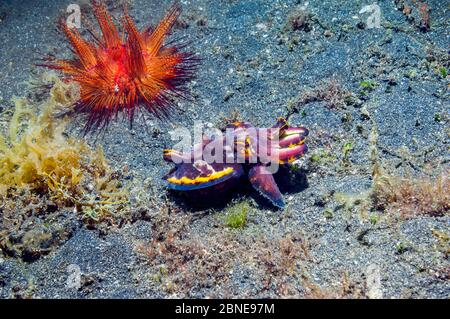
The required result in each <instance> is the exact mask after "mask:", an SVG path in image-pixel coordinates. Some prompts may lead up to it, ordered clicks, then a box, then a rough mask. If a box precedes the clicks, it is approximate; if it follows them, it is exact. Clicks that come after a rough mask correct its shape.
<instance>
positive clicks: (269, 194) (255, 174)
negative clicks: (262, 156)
mask: <svg viewBox="0 0 450 319" xmlns="http://www.w3.org/2000/svg"><path fill="white" fill-rule="evenodd" d="M248 178H249V180H250V183H251V184H252V186H253V188H255V189H256V190H257V191H258V192H259V193H260V194H261V195H263V196H264V197H265V198H267V199H268V200H270V202H271V203H272V204H273V205H275V206H277V207H279V208H284V206H285V204H284V200H283V196H282V195H281V192H280V190H279V189H278V186H277V184H276V183H275V179H274V178H273V175H272V174H271V173H270V172H269V171H268V170H267V167H266V166H264V165H261V164H259V165H256V166H253V167H252V168H251V169H250V171H249V173H248Z"/></svg>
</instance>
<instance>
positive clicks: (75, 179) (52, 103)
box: [0, 77, 127, 219]
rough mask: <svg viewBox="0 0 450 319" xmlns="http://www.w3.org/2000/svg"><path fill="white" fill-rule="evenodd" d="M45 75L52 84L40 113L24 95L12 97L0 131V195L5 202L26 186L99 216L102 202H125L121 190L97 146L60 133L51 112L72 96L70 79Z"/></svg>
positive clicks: (59, 122)
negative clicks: (11, 109) (9, 115)
mask: <svg viewBox="0 0 450 319" xmlns="http://www.w3.org/2000/svg"><path fill="white" fill-rule="evenodd" d="M50 80H51V81H53V82H54V85H53V88H52V89H51V91H50V97H49V98H48V99H47V100H46V101H45V102H43V104H42V105H41V106H40V107H39V108H40V109H41V110H42V111H41V112H40V114H36V112H35V111H34V110H33V107H32V106H30V105H29V104H30V103H28V102H27V100H26V99H18V98H15V99H13V102H14V103H15V111H14V114H13V116H12V118H11V120H10V122H9V128H8V129H7V130H6V132H3V133H0V199H1V200H2V202H6V201H7V200H8V199H10V200H11V199H12V198H13V197H16V196H17V194H20V193H21V192H23V191H24V190H26V191H27V192H31V193H32V194H33V195H39V196H46V197H47V198H48V199H49V200H50V201H51V202H52V203H54V204H55V205H56V206H58V207H68V206H75V207H76V208H77V209H78V210H79V211H85V212H88V214H89V215H90V216H91V217H92V218H93V219H96V218H99V213H105V206H110V205H115V204H123V203H124V202H126V198H127V196H126V195H127V194H126V191H124V190H122V189H121V188H122V186H121V183H120V181H119V180H118V179H116V178H115V175H114V174H113V173H112V172H111V170H110V168H109V166H108V164H107V162H106V160H105V158H104V156H103V152H102V150H101V149H100V148H99V149H97V150H95V151H94V150H92V149H91V148H90V147H88V146H87V144H86V143H85V142H84V141H82V140H76V139H73V138H68V137H67V136H66V135H65V133H64V130H65V126H66V125H65V124H66V121H65V120H62V119H57V118H55V117H54V113H55V112H56V111H57V108H58V107H59V106H61V105H67V104H68V103H70V102H72V101H71V100H72V99H74V97H73V96H72V95H71V94H72V93H71V87H70V85H68V84H65V83H63V82H61V81H60V80H59V79H57V78H55V77H52V78H50Z"/></svg>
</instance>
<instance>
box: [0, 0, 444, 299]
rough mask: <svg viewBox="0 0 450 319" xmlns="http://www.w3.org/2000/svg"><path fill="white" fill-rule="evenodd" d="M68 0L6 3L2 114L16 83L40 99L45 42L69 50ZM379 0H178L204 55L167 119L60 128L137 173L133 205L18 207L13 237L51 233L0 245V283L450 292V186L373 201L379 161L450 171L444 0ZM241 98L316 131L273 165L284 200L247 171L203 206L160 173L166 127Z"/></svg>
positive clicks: (98, 290) (159, 10) (179, 29)
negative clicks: (377, 14)
mask: <svg viewBox="0 0 450 319" xmlns="http://www.w3.org/2000/svg"><path fill="white" fill-rule="evenodd" d="M74 2H76V1H72V0H67V1H55V0H46V1H43V0H35V1H31V0H22V1H15V0H6V1H5V0H3V1H1V2H0V47H1V49H0V83H1V85H0V110H1V112H2V121H1V122H0V125H1V126H2V129H4V128H5V127H6V126H7V123H8V121H7V120H5V119H8V116H10V114H11V110H12V108H13V103H12V102H11V98H12V97H13V96H14V95H15V96H28V97H29V98H30V99H33V98H36V96H35V95H36V94H35V93H33V92H31V91H29V90H30V89H29V88H28V86H26V85H24V84H23V83H24V81H28V80H29V79H30V78H38V77H39V75H40V74H42V73H43V72H47V70H45V69H42V68H39V67H36V66H34V64H35V63H36V59H37V58H38V57H39V54H41V53H42V54H43V53H52V54H55V55H56V56H59V57H70V51H69V48H68V46H67V42H66V40H65V39H64V37H63V36H62V35H61V34H59V33H58V32H56V31H55V26H56V21H57V19H58V17H59V16H61V15H64V14H65V9H66V8H67V6H68V5H69V4H70V3H74ZM78 2H79V3H80V5H81V6H82V10H86V9H87V10H88V6H86V3H87V1H81V0H80V1H78ZM107 3H108V6H109V7H110V9H111V12H112V13H113V14H114V15H115V16H116V17H119V16H120V14H121V7H120V6H119V5H117V4H118V3H116V2H114V1H107ZM170 3H171V1H169V0H167V1H166V0H161V1H159V0H158V1H153V0H132V1H130V14H131V16H133V18H135V19H136V21H137V24H138V25H139V26H143V25H145V24H148V23H152V24H155V23H157V21H159V19H160V18H161V17H162V16H163V15H164V12H165V10H166V9H167V8H168V7H169V5H170ZM378 3H379V6H380V8H381V27H380V28H372V29H369V28H367V25H366V19H367V16H368V14H367V13H364V14H360V13H359V11H360V10H361V8H362V7H363V6H364V5H368V4H371V2H370V1H340V0H336V1H314V0H311V1H295V0H248V1H238V0H221V1H212V0H182V1H180V4H181V6H182V8H183V13H182V16H181V18H180V20H179V22H178V23H177V25H176V27H175V28H174V32H173V34H172V36H171V37H174V38H175V37H185V39H187V40H188V42H189V44H188V48H189V50H190V51H193V52H195V53H197V54H198V55H199V56H200V57H201V59H202V61H201V66H200V68H199V71H198V73H197V77H196V78H195V80H194V81H192V82H191V83H190V84H189V86H188V91H189V93H190V94H191V95H192V97H193V98H192V101H179V102H178V104H179V107H180V109H181V110H182V112H180V113H179V114H176V115H175V118H174V121H173V123H172V124H163V123H160V122H158V121H156V120H155V121H154V120H153V119H149V120H147V123H146V125H144V124H143V123H140V122H139V121H137V122H136V123H135V126H134V127H133V129H130V128H129V127H128V126H127V125H126V123H123V122H121V121H118V122H114V123H112V125H111V126H110V127H109V130H108V131H107V133H106V134H100V135H99V136H97V137H92V136H87V137H83V136H82V135H81V134H80V130H81V129H82V125H83V121H82V119H79V118H76V119H74V120H72V121H71V124H70V126H69V128H68V131H67V134H68V135H70V136H74V137H76V138H80V139H82V138H85V139H86V141H87V142H88V143H89V144H90V145H92V146H93V147H95V145H101V146H102V147H103V149H104V151H105V157H106V159H107V160H108V161H109V162H110V164H111V166H112V167H113V168H114V169H116V170H119V171H121V172H122V175H123V176H122V178H123V182H124V183H125V184H129V185H132V188H131V191H130V193H131V195H130V204H129V205H130V206H129V209H128V210H125V211H126V214H128V215H127V216H120V217H117V218H118V219H117V220H114V218H109V219H108V222H98V223H95V222H92V221H90V222H89V221H88V222H87V221H86V216H84V217H83V216H82V213H80V212H78V213H77V212H74V210H73V207H72V208H71V207H63V208H60V207H56V208H53V209H52V211H51V216H52V219H51V220H50V221H49V220H48V219H46V216H47V212H45V211H43V212H42V211H40V212H39V213H35V212H34V211H33V210H31V211H29V212H26V214H25V212H17V215H18V217H17V218H20V219H21V220H20V223H19V224H20V225H21V226H19V227H18V229H16V230H15V233H14V234H13V235H14V236H12V237H11V233H8V236H10V237H9V239H11V238H13V239H14V242H13V244H14V243H19V244H20V243H21V244H23V241H24V240H25V239H24V238H29V234H30V232H31V233H32V232H33V229H34V228H35V227H39V229H40V230H41V231H42V232H48V234H49V236H47V237H45V238H46V240H45V241H43V242H38V243H37V246H36V243H35V246H34V248H33V249H34V253H33V254H32V258H30V254H26V253H24V254H22V255H21V254H16V255H14V254H11V253H9V252H8V251H6V250H5V249H2V250H1V251H0V297H1V298H166V297H192V298H205V297H218V298H222V297H233V298H237V297H247V298H261V297H270V298H286V297H306V298H321V297H325V298H327V297H330V298H380V297H385V298H449V297H450V285H449V278H450V272H449V269H450V267H449V263H448V253H449V251H450V248H449V247H450V246H449V238H450V237H449V236H450V227H449V226H450V224H449V222H450V220H449V212H448V208H449V205H448V202H447V203H446V204H445V203H444V205H443V206H442V207H444V208H443V210H442V211H439V212H435V211H433V212H432V213H429V211H428V210H427V208H426V207H425V208H424V209H423V210H420V209H419V208H418V207H421V205H422V204H423V205H427V203H420V202H419V203H417V202H414V203H412V204H411V203H409V204H408V201H406V204H405V203H404V202H400V203H396V202H395V199H394V200H393V202H392V203H387V204H386V205H384V206H380V205H376V196H383V195H380V194H374V187H373V186H374V173H373V168H374V165H379V166H380V167H382V169H383V172H384V173H383V174H386V176H390V177H389V178H392V179H397V180H401V179H402V178H403V179H407V180H409V181H411V183H419V184H420V183H430V185H433V183H434V182H436V180H437V176H439V175H441V177H442V176H443V179H444V181H446V180H447V179H448V163H449V157H448V153H449V144H448V141H449V126H448V116H449V95H448V89H449V79H450V77H449V75H448V74H447V73H449V72H450V63H449V51H448V50H449V48H450V46H449V44H450V41H449V25H448V22H449V21H450V14H449V9H450V3H449V2H448V1H437V0H436V1H413V0H395V1H379V2H378ZM423 5H426V7H423ZM423 8H425V9H426V10H425V11H423ZM421 9H422V10H421ZM87 12H88V11H87ZM427 14H428V15H427ZM449 74H450V73H449ZM40 94H44V95H45V94H46V93H45V92H44V93H40ZM44 97H45V96H44ZM236 113H238V114H239V116H240V118H241V119H244V120H247V121H250V122H252V123H253V124H255V125H256V126H261V127H267V126H270V125H272V124H273V123H274V122H275V120H276V119H277V118H278V117H280V116H287V115H289V114H292V115H291V117H290V121H291V123H292V124H296V125H299V124H301V125H304V126H306V127H308V129H309V130H310V139H309V141H308V145H309V149H310V152H309V153H308V154H307V156H306V157H305V159H304V163H303V165H302V167H301V168H300V169H296V170H293V171H290V172H288V174H287V176H288V178H284V179H283V178H281V177H278V178H279V179H280V180H279V185H280V188H281V189H282V192H283V194H284V197H285V199H286V203H287V207H286V208H285V209H284V210H277V209H275V208H273V207H272V206H271V205H270V204H269V203H268V202H266V201H265V200H264V199H263V198H261V197H259V195H258V194H257V193H255V192H254V191H253V190H252V189H251V187H249V186H248V185H245V183H244V182H245V181H243V182H242V184H243V185H242V187H241V189H239V190H237V191H236V192H235V193H234V194H233V198H232V199H230V201H229V202H227V203H225V204H222V205H218V206H216V207H213V208H202V209H198V208H192V207H191V206H190V205H189V203H186V202H185V201H184V200H183V199H182V198H179V196H177V195H173V194H170V193H167V191H166V189H165V187H164V184H163V182H162V180H161V178H162V176H163V175H164V174H165V173H166V172H167V171H168V169H169V165H167V164H166V163H165V162H164V161H163V159H162V150H163V149H164V148H169V147H171V146H172V144H173V143H174V142H173V141H171V138H170V135H169V133H168V132H169V131H170V130H172V129H173V128H175V127H192V126H193V124H194V122H195V121H202V122H203V123H209V125H211V126H216V125H219V123H221V122H222V121H223V119H224V118H227V117H232V115H233V114H236ZM374 162H376V163H374ZM398 185H403V184H401V183H400V184H398ZM445 185H447V186H446V187H447V188H446V189H447V190H448V181H447V182H446V184H445ZM398 187H401V186H398ZM430 187H432V186H430ZM444 191H445V189H444ZM378 192H380V190H378ZM137 194H144V195H139V196H142V197H141V198H139V200H138V199H136V198H135V197H138V196H137ZM441 195H442V194H441ZM412 196H413V195H412ZM442 196H444V198H446V199H447V200H448V199H449V197H448V195H447V197H445V194H444V195H442ZM137 202H139V203H137ZM402 204H404V205H407V207H406V208H405V207H401V205H402ZM1 209H2V208H0V218H1V219H3V217H4V216H3V212H2V210H1ZM240 209H243V210H246V211H247V212H248V213H247V216H246V222H245V225H244V226H243V227H240V228H239V227H238V228H235V227H231V226H233V225H231V224H230V222H229V218H227V214H231V213H232V211H236V210H240ZM415 210H417V211H415ZM238 213H239V212H238ZM48 214H50V212H48ZM27 221H29V222H27ZM4 222H5V221H4V220H3V221H1V223H2V226H1V230H2V231H3V230H4V226H3V223H4ZM55 225H56V226H58V227H55ZM56 228H57V229H58V231H57V234H59V235H55V233H56V231H55V229H56ZM61 229H62V230H61ZM61 232H63V233H64V234H65V235H64V236H60V234H61ZM2 234H6V233H2ZM27 234H28V236H27ZM52 236H57V237H58V238H56V239H54V238H53V237H52ZM53 239H54V240H53ZM10 243H11V241H10ZM22 247H23V246H22ZM74 269H75V270H74ZM77 269H79V270H80V278H81V282H80V286H77V285H75V286H74V285H73V284H71V283H73V282H72V281H71V280H73V278H74V277H73V276H76V270H77ZM74 271H75V273H74ZM75 278H76V277H75Z"/></svg>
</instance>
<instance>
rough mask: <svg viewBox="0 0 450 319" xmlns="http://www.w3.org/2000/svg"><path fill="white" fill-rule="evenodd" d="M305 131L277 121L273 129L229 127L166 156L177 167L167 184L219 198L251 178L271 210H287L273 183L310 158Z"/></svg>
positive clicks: (236, 124)
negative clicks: (242, 179)
mask: <svg viewBox="0 0 450 319" xmlns="http://www.w3.org/2000/svg"><path fill="white" fill-rule="evenodd" d="M307 136H308V130H307V129H306V128H305V127H290V126H289V125H288V123H287V122H286V120H284V119H279V120H278V122H277V123H276V124H275V125H274V126H273V127H271V128H255V127H254V126H253V125H252V124H251V123H248V122H234V123H232V124H229V125H228V126H227V127H226V128H225V130H223V131H221V134H216V135H213V136H206V135H203V138H202V141H201V142H200V143H197V144H196V145H194V146H193V148H191V149H189V150H188V151H185V152H181V151H176V150H164V154H163V156H164V159H165V160H166V161H168V162H172V163H175V164H176V167H175V168H173V169H172V170H171V171H170V172H169V173H168V174H167V175H166V176H164V180H166V181H167V185H168V187H169V188H170V189H173V190H177V191H185V192H187V191H191V192H192V191H201V192H202V193H203V194H205V193H206V194H208V192H210V193H211V192H215V193H217V192H221V191H223V190H225V189H227V188H229V187H230V186H232V185H233V184H235V183H236V182H237V181H238V180H239V179H240V177H241V176H242V175H244V174H246V173H247V174H248V178H249V181H250V183H251V184H252V186H253V187H254V188H255V189H256V190H257V191H258V192H259V193H260V194H261V195H263V196H264V197H266V198H267V199H269V200H270V201H271V202H272V204H274V205H275V206H277V207H279V208H283V207H284V206H285V203H284V200H283V196H282V195H281V193H280V190H279V189H278V186H277V184H276V182H275V180H274V177H273V173H275V172H276V171H277V169H278V167H279V165H285V164H289V163H293V162H295V161H296V160H298V159H299V158H301V157H303V156H304V155H305V153H306V152H307V149H308V148H307V146H306V144H305V139H306V137H307Z"/></svg>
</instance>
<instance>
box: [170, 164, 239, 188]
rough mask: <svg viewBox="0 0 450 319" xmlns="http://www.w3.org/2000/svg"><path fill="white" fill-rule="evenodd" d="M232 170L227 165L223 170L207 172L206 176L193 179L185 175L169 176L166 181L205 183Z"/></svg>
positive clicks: (189, 183) (173, 182)
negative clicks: (179, 176)
mask: <svg viewBox="0 0 450 319" xmlns="http://www.w3.org/2000/svg"><path fill="white" fill-rule="evenodd" d="M233 171H234V169H233V168H232V167H227V168H226V169H224V170H223V171H219V172H214V173H211V174H209V175H208V176H199V177H196V178H193V179H192V178H189V177H186V176H183V177H181V178H176V177H170V178H168V179H167V181H168V182H170V183H172V184H179V185H181V184H185V185H186V184H188V185H192V184H199V183H206V182H211V181H214V180H216V179H219V178H221V177H223V176H226V175H228V174H231V173H232V172H233Z"/></svg>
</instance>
